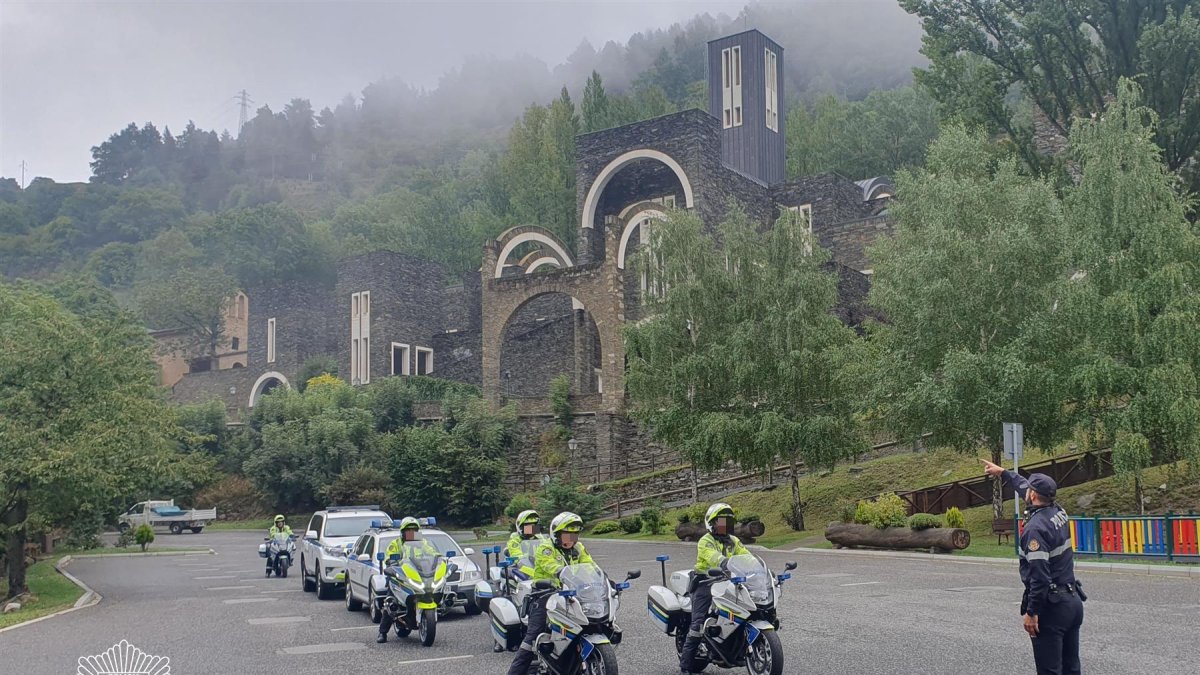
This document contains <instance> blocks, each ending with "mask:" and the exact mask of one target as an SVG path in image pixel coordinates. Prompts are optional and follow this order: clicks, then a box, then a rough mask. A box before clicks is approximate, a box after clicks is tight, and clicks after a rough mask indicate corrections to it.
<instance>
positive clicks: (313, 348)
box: [185, 284, 349, 379]
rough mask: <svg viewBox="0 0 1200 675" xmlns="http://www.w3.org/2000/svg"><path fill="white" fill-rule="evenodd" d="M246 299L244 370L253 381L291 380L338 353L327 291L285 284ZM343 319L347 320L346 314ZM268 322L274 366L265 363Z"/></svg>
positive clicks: (331, 301) (332, 308)
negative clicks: (274, 374)
mask: <svg viewBox="0 0 1200 675" xmlns="http://www.w3.org/2000/svg"><path fill="white" fill-rule="evenodd" d="M248 295H249V296H250V312H249V317H250V318H249V325H248V327H247V328H248V333H249V335H248V340H247V341H248V342H249V344H248V347H249V349H248V350H247V351H248V355H247V357H248V362H247V364H246V368H247V370H250V371H252V372H254V373H255V378H257V377H258V375H260V374H262V373H264V372H267V371H279V372H281V373H284V374H285V375H287V376H288V377H289V378H290V377H291V376H292V375H293V374H295V373H296V372H298V371H299V370H300V367H301V366H303V365H304V363H305V362H306V361H308V360H309V359H312V358H316V357H319V356H330V355H333V354H336V353H337V346H338V345H337V339H336V338H337V334H338V331H337V330H336V328H335V326H336V325H340V324H337V323H336V322H335V317H336V316H337V314H336V306H335V301H334V296H333V294H332V293H331V291H330V290H329V289H327V288H325V287H323V286H320V285H316V284H285V285H280V286H270V287H264V288H259V289H256V290H254V291H252V292H251V293H249V294H248ZM346 316H347V319H348V318H349V312H347V313H346ZM271 318H274V319H275V361H274V362H268V361H267V322H268V320H269V319H271ZM348 323H349V321H348V320H347V324H348ZM346 329H347V331H348V330H349V326H348V325H347V327H346ZM347 372H349V371H347ZM185 379H186V378H185Z"/></svg>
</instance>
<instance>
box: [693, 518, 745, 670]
mask: <svg viewBox="0 0 1200 675" xmlns="http://www.w3.org/2000/svg"><path fill="white" fill-rule="evenodd" d="M733 524H734V515H733V507H732V506H730V505H728V504H723V503H717V504H713V505H712V506H710V507H708V511H707V512H705V514H704V526H705V528H706V529H707V530H708V533H707V534H705V535H704V536H703V537H701V538H700V541H699V542H697V544H696V568H695V570H694V571H693V572H692V582H691V586H690V590H691V597H692V623H691V625H690V626H689V627H688V634H687V639H686V640H684V643H683V651H682V652H681V653H680V655H679V670H680V671H681V672H682V673H684V674H685V675H687V674H689V673H692V672H694V671H693V669H692V662H693V660H694V659H695V657H696V649H697V648H699V646H700V638H701V637H702V636H703V634H702V633H701V632H700V631H701V629H702V628H703V627H704V620H705V619H707V618H708V611H709V610H710V609H711V608H712V579H711V578H709V576H708V571H709V570H710V569H713V568H718V567H719V568H721V569H724V568H725V563H726V561H727V560H729V558H730V557H731V556H735V555H749V554H750V551H748V550H746V547H745V546H743V545H742V542H741V541H739V540H738V538H737V537H735V536H733Z"/></svg>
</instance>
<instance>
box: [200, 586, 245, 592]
mask: <svg viewBox="0 0 1200 675" xmlns="http://www.w3.org/2000/svg"><path fill="white" fill-rule="evenodd" d="M248 588H254V587H253V586H211V587H209V588H206V589H204V590H206V591H244V590H246V589H248Z"/></svg>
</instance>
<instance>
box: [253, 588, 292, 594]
mask: <svg viewBox="0 0 1200 675" xmlns="http://www.w3.org/2000/svg"><path fill="white" fill-rule="evenodd" d="M299 592H300V589H299V588H279V589H276V590H273V591H259V593H299Z"/></svg>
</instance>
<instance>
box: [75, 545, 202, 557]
mask: <svg viewBox="0 0 1200 675" xmlns="http://www.w3.org/2000/svg"><path fill="white" fill-rule="evenodd" d="M162 555H217V552H216V551H214V550H212V549H211V548H209V549H196V550H195V551H148V552H146V553H93V554H87V553H84V554H82V555H79V556H76V557H77V558H100V559H103V558H151V557H154V556H162ZM67 557H68V558H70V557H71V556H67Z"/></svg>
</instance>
